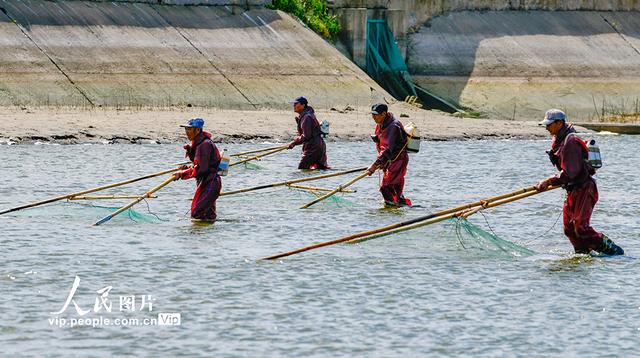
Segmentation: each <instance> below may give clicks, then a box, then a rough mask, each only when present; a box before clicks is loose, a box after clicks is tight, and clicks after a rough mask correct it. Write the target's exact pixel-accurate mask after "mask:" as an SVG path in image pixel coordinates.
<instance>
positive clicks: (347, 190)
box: [287, 184, 356, 193]
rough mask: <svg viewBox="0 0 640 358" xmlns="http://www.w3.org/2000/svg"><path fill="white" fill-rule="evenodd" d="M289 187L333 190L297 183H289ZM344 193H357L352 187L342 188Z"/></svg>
mask: <svg viewBox="0 0 640 358" xmlns="http://www.w3.org/2000/svg"><path fill="white" fill-rule="evenodd" d="M287 186H288V187H289V188H293V189H302V190H310V191H331V190H333V189H329V188H318V187H315V186H307V185H296V184H289V185H287ZM340 191H341V192H343V193H355V192H356V191H355V190H351V189H342V190H340Z"/></svg>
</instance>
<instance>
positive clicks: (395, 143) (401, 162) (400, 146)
mask: <svg viewBox="0 0 640 358" xmlns="http://www.w3.org/2000/svg"><path fill="white" fill-rule="evenodd" d="M388 110H389V108H388V107H387V105H386V104H382V103H379V104H374V105H373V106H372V107H371V116H372V117H373V120H374V122H376V132H375V135H374V136H371V138H372V139H373V141H374V142H375V143H376V149H377V150H378V158H377V159H376V161H375V162H374V163H373V164H371V166H369V168H368V169H367V171H368V172H369V175H371V174H373V172H375V171H376V170H377V169H378V168H381V169H382V172H383V176H382V183H381V184H380V192H381V193H382V197H383V198H384V202H385V205H387V206H405V205H407V206H411V200H409V199H407V198H405V197H404V196H403V194H402V191H403V190H404V176H405V175H406V174H407V165H408V164H409V155H408V154H407V133H406V132H405V131H404V127H403V126H402V123H400V121H398V120H397V119H395V118H394V117H393V114H392V113H390V112H389V111H388Z"/></svg>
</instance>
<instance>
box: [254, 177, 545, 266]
mask: <svg viewBox="0 0 640 358" xmlns="http://www.w3.org/2000/svg"><path fill="white" fill-rule="evenodd" d="M553 189H555V187H553ZM547 190H550V189H549V188H547V189H546V190H543V191H547ZM543 191H540V192H543ZM528 192H533V193H532V194H531V195H533V194H536V193H538V191H537V190H536V189H535V188H534V187H533V186H531V187H527V188H523V189H519V190H516V191H513V192H511V193H507V194H502V195H498V196H494V197H490V198H487V199H483V200H478V201H475V202H472V203H469V204H464V205H460V206H457V207H455V208H451V209H446V210H441V211H438V212H435V213H432V214H428V215H424V216H420V217H417V218H414V219H411V220H407V221H403V222H399V223H395V224H391V225H387V226H382V227H379V228H376V229H372V230H367V231H362V232H359V233H355V234H351V235H347V236H343V237H341V238H338V239H335V240H330V241H325V242H321V243H317V244H314V245H310V246H306V247H303V248H300V249H297V250H293V251H289V252H284V253H281V254H276V255H272V256H267V257H263V258H261V260H275V259H279V258H281V257H286V256H290V255H295V254H298V253H301V252H305V251H309V250H313V249H317V248H320V247H325V246H330V245H335V244H339V243H342V242H347V241H351V240H354V239H358V238H361V237H365V236H370V235H374V234H378V233H381V232H386V231H390V230H393V229H397V228H400V227H403V226H408V225H412V224H415V223H419V222H423V221H427V220H431V219H435V218H439V217H441V216H446V215H450V214H453V215H452V216H451V217H453V216H454V215H456V214H458V215H459V214H460V213H461V212H464V211H465V210H468V209H471V208H475V207H477V206H481V207H486V206H487V205H489V204H490V203H491V202H493V201H498V200H502V199H507V198H510V197H517V196H518V195H521V194H525V193H528ZM445 219H446V218H445ZM443 220H444V219H443ZM440 221H442V220H440Z"/></svg>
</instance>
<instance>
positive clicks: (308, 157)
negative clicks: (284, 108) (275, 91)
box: [289, 97, 329, 169]
mask: <svg viewBox="0 0 640 358" xmlns="http://www.w3.org/2000/svg"><path fill="white" fill-rule="evenodd" d="M291 103H293V110H294V112H296V113H298V116H297V117H296V124H297V126H298V136H297V137H296V138H295V139H294V140H293V141H292V142H291V143H289V149H293V147H295V146H296V145H300V144H302V158H301V159H300V164H298V169H329V166H328V165H327V146H326V145H325V143H324V139H322V132H321V130H320V123H318V120H317V119H316V115H315V112H314V110H313V108H312V107H311V106H309V105H308V102H307V99H306V98H304V97H297V98H296V99H295V100H293V102H291Z"/></svg>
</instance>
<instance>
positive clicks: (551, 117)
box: [538, 108, 567, 126]
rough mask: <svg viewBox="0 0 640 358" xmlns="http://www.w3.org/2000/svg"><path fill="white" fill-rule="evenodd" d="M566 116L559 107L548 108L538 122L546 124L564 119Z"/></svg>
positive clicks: (541, 124) (542, 124)
mask: <svg viewBox="0 0 640 358" xmlns="http://www.w3.org/2000/svg"><path fill="white" fill-rule="evenodd" d="M566 120H567V116H566V115H565V114H564V112H562V111H561V110H559V109H555V108H553V109H550V110H548V111H547V112H546V113H545V114H544V119H542V122H540V123H538V125H540V126H548V125H549V124H551V123H553V122H555V121H566Z"/></svg>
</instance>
